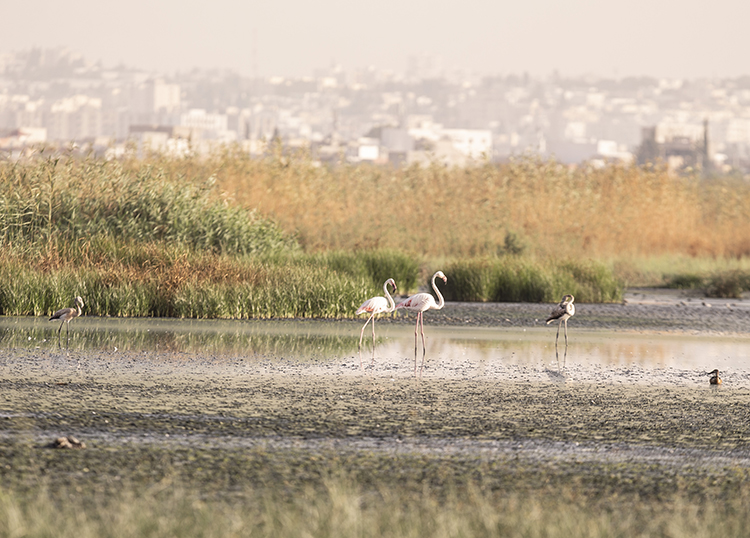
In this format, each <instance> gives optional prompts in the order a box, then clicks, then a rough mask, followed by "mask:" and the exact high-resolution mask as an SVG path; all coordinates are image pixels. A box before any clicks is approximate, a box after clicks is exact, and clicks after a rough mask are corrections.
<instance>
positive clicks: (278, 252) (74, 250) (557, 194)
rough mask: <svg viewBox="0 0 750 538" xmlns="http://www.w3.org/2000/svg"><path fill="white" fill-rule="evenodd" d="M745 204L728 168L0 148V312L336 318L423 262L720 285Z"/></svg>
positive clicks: (476, 278)
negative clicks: (75, 306)
mask: <svg viewBox="0 0 750 538" xmlns="http://www.w3.org/2000/svg"><path fill="white" fill-rule="evenodd" d="M624 192H628V193H629V196H630V197H624V196H622V194H623V193H624ZM633 196H636V198H637V199H633V198H632V197H633ZM748 207H750V188H748V186H746V185H744V184H740V183H736V184H735V183H730V182H729V180H727V181H725V182H721V183H720V182H718V181H712V182H700V181H698V180H697V179H693V178H678V177H672V176H669V175H668V174H667V173H666V172H665V171H662V170H658V169H637V168H633V169H630V168H627V169H626V168H619V167H616V166H612V167H608V168H606V169H603V170H593V169H582V170H576V171H571V170H569V169H567V168H565V167H562V166H560V165H557V164H556V163H554V162H547V161H536V160H531V159H522V160H518V161H513V162H511V163H509V164H507V165H503V166H491V165H489V164H487V165H485V166H480V167H476V168H471V169H465V170H450V169H444V168H441V167H437V166H434V167H430V168H427V169H422V168H416V167H414V168H407V169H404V170H389V169H385V168H375V167H357V168H351V167H347V166H343V167H341V168H334V169H329V168H320V167H315V166H313V165H312V163H311V162H310V160H309V159H307V158H306V157H305V156H296V157H287V156H281V155H280V154H275V155H272V156H270V157H269V158H267V159H261V160H252V159H249V158H247V157H245V156H243V155H240V154H235V153H232V152H231V151H229V152H226V153H223V154H219V155H215V156H214V157H212V158H210V159H206V160H199V159H193V158H189V159H160V158H152V159H148V160H145V161H139V160H135V159H132V160H131V159H125V160H123V161H104V160H99V159H95V158H84V159H74V158H69V157H67V156H65V155H51V156H44V155H42V156H38V157H36V158H32V159H29V160H25V161H20V162H3V163H0V314H5V315H44V314H49V313H50V312H52V311H54V310H56V309H58V308H60V307H61V306H64V305H68V304H69V302H70V301H71V298H72V297H73V296H74V295H81V296H83V297H84V298H85V301H86V312H87V313H89V314H95V315H102V316H175V317H200V318H210V317H219V318H250V317H259V318H271V317H345V316H351V315H353V312H354V310H355V309H356V308H357V306H358V305H359V304H361V302H362V301H363V300H365V299H366V298H368V297H371V296H373V295H379V294H381V291H382V285H383V282H384V281H385V280H386V279H387V278H394V279H395V280H396V283H397V284H398V287H399V292H400V293H412V292H414V291H416V290H417V289H418V286H420V285H421V286H424V285H425V282H427V278H428V277H429V276H430V275H431V274H432V273H433V272H434V271H435V270H437V269H442V270H443V271H444V272H445V273H446V274H447V275H448V290H447V293H446V297H447V298H448V299H449V300H462V301H532V302H537V301H546V302H553V301H557V300H559V298H560V297H561V296H562V295H563V294H564V293H572V294H574V295H575V296H576V298H577V299H578V300H579V301H581V302H589V301H592V302H599V301H603V302H611V301H619V300H621V298H622V292H623V289H624V287H625V286H633V285H641V286H644V285H645V286H672V287H689V288H690V287H692V288H700V289H702V290H705V291H706V292H707V293H708V294H711V295H715V296H721V297H737V296H739V295H741V294H742V293H744V292H746V291H748V290H749V289H750V283H749V282H750V278H748V275H749V274H750V264H749V263H748V262H747V260H748V258H747V257H746V254H747V253H748V252H750V246H748V245H750V244H748V243H747V241H748V240H747V237H746V234H744V233H740V232H739V230H745V229H748V227H750V210H748ZM696 215H697V216H699V220H698V221H695V220H691V219H693V217H695V216H696ZM654 219H657V220H654ZM657 221H658V222H657ZM654 260H664V261H657V262H656V263H654ZM680 260H682V261H680ZM696 260H697V261H700V260H704V261H705V263H702V264H696ZM659 264H661V267H659ZM697 265H701V266H700V267H697Z"/></svg>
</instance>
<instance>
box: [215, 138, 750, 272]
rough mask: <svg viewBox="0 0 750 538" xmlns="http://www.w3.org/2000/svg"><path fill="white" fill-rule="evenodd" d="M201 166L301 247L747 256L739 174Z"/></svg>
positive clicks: (278, 159)
mask: <svg viewBox="0 0 750 538" xmlns="http://www.w3.org/2000/svg"><path fill="white" fill-rule="evenodd" d="M201 166H204V167H205V170H206V171H208V170H219V171H218V172H216V178H217V182H218V184H219V185H220V186H221V189H223V190H224V191H226V192H227V193H229V194H230V195H231V196H232V197H233V198H234V199H235V200H236V201H237V203H239V204H240V205H242V206H244V207H248V208H254V209H257V211H258V212H259V214H260V215H262V216H265V217H272V218H273V219H274V220H275V221H276V222H278V224H279V225H280V226H281V228H282V229H284V230H286V231H287V232H289V233H294V234H295V235H296V237H297V238H298V240H299V242H300V244H301V245H302V247H303V248H305V249H307V250H325V249H331V248H333V249H344V250H350V249H358V248H375V247H391V248H396V249H399V250H403V251H405V252H415V253H419V254H421V255H424V256H428V257H440V256H448V257H468V256H481V255H498V254H506V253H519V252H527V253H532V254H534V255H536V256H539V257H543V258H544V257H553V258H557V257H563V258H570V257H573V258H575V257H583V258H594V259H602V260H604V259H610V258H612V257H615V258H624V259H627V258H630V257H633V256H649V257H650V256H662V255H671V256H678V255H686V256H690V257H717V258H722V257H728V258H738V257H745V256H747V255H748V254H750V237H749V236H748V235H747V234H746V233H745V230H747V229H748V227H749V226H750V184H748V183H747V182H744V181H742V180H738V179H732V178H716V179H711V180H702V179H700V178H699V177H697V176H689V177H683V176H675V175H672V174H670V173H669V172H668V171H667V170H666V169H665V168H660V167H647V168H638V167H623V166H619V165H615V164H610V165H608V166H606V167H604V168H590V167H581V168H576V169H571V168H569V167H567V166H564V165H562V164H559V163H556V162H555V161H546V160H539V159H535V158H532V157H524V158H518V159H514V160H511V161H510V162H508V163H506V164H502V165H494V164H490V163H487V164H484V165H481V166H477V167H473V168H465V169H454V168H445V167H443V166H439V165H433V166H431V167H429V168H420V167H416V166H414V167H408V168H404V169H389V168H383V167H374V166H373V167H370V166H356V167H354V166H346V165H342V166H339V167H335V168H327V167H316V166H315V165H314V164H313V163H312V161H311V160H310V159H308V158H306V157H305V156H304V155H302V156H298V157H296V158H295V157H284V156H280V155H279V154H276V155H274V156H271V157H269V158H268V159H267V160H252V159H249V158H245V157H243V156H241V155H237V154H232V153H231V152H228V153H225V154H222V155H217V156H215V157H214V159H213V160H209V161H206V162H205V163H203V164H202V165H201ZM204 173H205V172H204Z"/></svg>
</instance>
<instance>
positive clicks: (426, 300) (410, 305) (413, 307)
mask: <svg viewBox="0 0 750 538" xmlns="http://www.w3.org/2000/svg"><path fill="white" fill-rule="evenodd" d="M438 277H440V278H442V279H443V282H445V283H448V278H447V277H446V276H445V275H444V274H443V272H442V271H438V272H437V273H435V274H434V275H432V289H433V290H435V294H436V295H437V297H438V302H437V303H436V302H435V298H434V297H433V296H432V294H430V293H417V294H415V295H412V296H411V297H408V298H407V299H405V300H403V301H401V302H400V303H398V305H396V309H397V310H398V309H399V308H404V309H406V310H409V311H410V312H416V313H417V324H416V326H415V327H414V375H417V332H418V331H419V328H420V325H421V327H422V366H421V367H420V369H419V372H420V374H421V373H422V370H423V369H424V357H425V354H426V350H425V346H424V319H423V316H422V315H423V314H424V312H425V311H426V310H440V309H441V308H443V307H444V306H445V299H443V296H442V295H441V294H440V290H439V289H437V286H436V285H435V279H436V278H438Z"/></svg>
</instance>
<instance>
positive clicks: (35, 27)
mask: <svg viewBox="0 0 750 538" xmlns="http://www.w3.org/2000/svg"><path fill="white" fill-rule="evenodd" d="M3 4H4V5H3V7H2V10H0V13H1V14H2V15H1V16H2V19H3V24H2V31H0V51H13V50H22V49H28V48H31V47H55V46H66V47H69V48H71V49H73V50H76V51H79V52H81V53H83V54H84V55H85V57H86V58H87V59H90V60H101V61H102V62H103V63H104V65H105V66H109V67H111V66H114V65H116V64H119V63H120V62H123V63H125V64H127V65H129V66H133V67H141V68H145V69H153V70H158V71H161V72H164V73H174V72H176V71H187V70H190V69H192V68H193V67H201V68H210V67H218V68H229V69H232V70H234V71H237V72H239V73H240V74H242V75H251V74H253V46H254V45H253V43H254V42H255V50H256V58H257V72H258V74H260V75H263V76H266V75H292V76H301V75H311V74H312V73H313V70H314V69H317V68H323V67H328V66H330V65H331V64H332V63H334V62H335V63H339V64H341V65H342V66H343V67H344V68H345V69H353V68H361V67H367V66H369V65H374V66H375V67H377V68H381V69H392V70H395V71H397V72H403V71H404V70H405V68H406V65H407V58H408V57H409V56H410V55H416V54H439V55H440V56H441V57H442V59H443V64H444V65H445V67H447V68H465V69H468V70H472V71H475V72H479V73H485V74H509V73H523V72H528V73H530V74H532V75H549V74H551V73H552V72H553V71H554V70H558V71H559V72H560V74H562V75H565V76H573V75H581V74H594V75H600V76H608V77H609V76H627V75H652V76H664V77H687V78H696V77H703V76H719V77H726V76H737V75H743V74H750V55H749V54H748V53H749V52H750V31H749V30H748V28H749V27H750V1H749V0H711V1H708V0H622V1H619V2H613V1H610V0H513V1H502V0H478V1H472V0H461V1H447V0H371V1H367V2H365V1H360V0H317V1H311V0H268V1H264V2H259V1H256V0H208V1H206V0H204V1H201V2H192V1H191V0H179V1H178V0H124V1H122V2H110V1H107V0H104V1H102V0H65V1H62V2H61V1H59V0H4V2H3ZM254 36H255V38H254Z"/></svg>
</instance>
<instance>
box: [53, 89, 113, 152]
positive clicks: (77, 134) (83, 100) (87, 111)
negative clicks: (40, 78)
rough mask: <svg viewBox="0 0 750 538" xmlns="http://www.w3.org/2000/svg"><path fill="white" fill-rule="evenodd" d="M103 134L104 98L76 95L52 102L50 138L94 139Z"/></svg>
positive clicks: (65, 139)
mask: <svg viewBox="0 0 750 538" xmlns="http://www.w3.org/2000/svg"><path fill="white" fill-rule="evenodd" d="M101 134H102V100H101V99H98V98H93V97H88V96H87V95H74V96H73V97H68V98H65V99H61V100H59V101H56V102H55V103H53V104H52V106H51V107H50V111H49V116H48V118H47V136H48V138H49V139H50V140H59V141H72V140H83V139H93V138H96V137H98V136H100V135H101Z"/></svg>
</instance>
